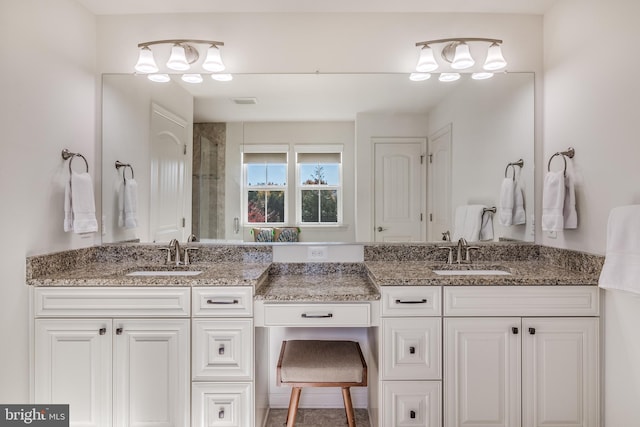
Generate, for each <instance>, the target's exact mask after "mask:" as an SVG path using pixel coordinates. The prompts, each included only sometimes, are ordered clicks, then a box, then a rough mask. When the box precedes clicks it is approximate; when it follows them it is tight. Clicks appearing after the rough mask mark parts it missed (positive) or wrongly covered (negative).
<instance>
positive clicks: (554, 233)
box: [547, 230, 558, 239]
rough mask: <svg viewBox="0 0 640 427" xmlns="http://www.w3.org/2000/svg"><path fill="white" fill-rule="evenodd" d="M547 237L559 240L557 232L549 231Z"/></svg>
mask: <svg viewBox="0 0 640 427" xmlns="http://www.w3.org/2000/svg"><path fill="white" fill-rule="evenodd" d="M547 237H548V238H550V239H557V238H558V232H557V231H555V230H551V231H547Z"/></svg>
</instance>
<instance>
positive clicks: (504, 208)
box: [498, 178, 515, 226]
mask: <svg viewBox="0 0 640 427" xmlns="http://www.w3.org/2000/svg"><path fill="white" fill-rule="evenodd" d="M514 195H515V182H514V180H513V179H511V178H505V179H503V180H502V185H501V186H500V200H499V203H498V223H500V225H505V226H509V225H511V224H513V204H514Z"/></svg>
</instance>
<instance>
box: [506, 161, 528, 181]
mask: <svg viewBox="0 0 640 427" xmlns="http://www.w3.org/2000/svg"><path fill="white" fill-rule="evenodd" d="M516 166H519V167H520V168H522V167H523V166H524V160H522V159H520V160H518V161H517V162H511V163H509V164H507V167H506V168H504V177H505V178H506V177H507V174H508V173H509V168H513V178H511V179H513V180H514V181H515V180H516V168H515V167H516Z"/></svg>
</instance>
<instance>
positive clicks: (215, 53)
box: [202, 45, 225, 73]
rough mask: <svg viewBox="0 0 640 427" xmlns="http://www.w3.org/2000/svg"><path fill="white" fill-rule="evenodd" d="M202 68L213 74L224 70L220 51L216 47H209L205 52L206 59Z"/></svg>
mask: <svg viewBox="0 0 640 427" xmlns="http://www.w3.org/2000/svg"><path fill="white" fill-rule="evenodd" d="M202 68H204V69H205V70H207V71H211V72H213V73H217V72H218V71H222V70H224V68H225V66H224V63H223V62H222V58H221V57H220V49H218V47H217V46H215V45H211V46H210V47H209V49H208V50H207V57H206V58H205V60H204V62H203V63H202Z"/></svg>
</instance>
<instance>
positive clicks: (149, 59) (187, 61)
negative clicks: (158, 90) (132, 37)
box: [135, 39, 225, 83]
mask: <svg viewBox="0 0 640 427" xmlns="http://www.w3.org/2000/svg"><path fill="white" fill-rule="evenodd" d="M156 45H170V46H171V54H170V56H169V60H168V61H167V63H166V66H167V68H169V69H171V70H174V71H189V70H191V69H192V67H193V65H194V64H195V63H196V62H198V60H199V59H200V53H199V52H198V49H197V48H196V46H195V45H208V48H207V54H206V57H205V59H204V61H203V62H202V64H201V67H202V69H203V70H205V71H208V72H214V73H218V72H220V71H223V70H224V69H225V65H224V62H222V57H221V55H220V46H224V43H223V42H218V41H213V40H194V39H171V40H155V41H150V42H144V43H139V44H138V48H139V49H140V54H139V56H138V62H137V63H136V65H135V70H136V71H137V72H138V73H142V74H149V79H150V80H153V81H162V82H164V81H168V80H166V77H165V76H166V75H163V74H155V73H157V72H158V71H159V69H160V68H159V67H158V65H157V64H156V61H155V59H154V57H153V52H152V50H151V46H156ZM151 75H154V76H155V77H153V78H152V77H151ZM157 76H161V77H157ZM167 77H168V76H167ZM182 80H184V81H185V82H188V83H200V82H202V76H201V75H200V74H198V73H197V72H196V73H193V72H192V73H186V74H184V75H183V76H182Z"/></svg>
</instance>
